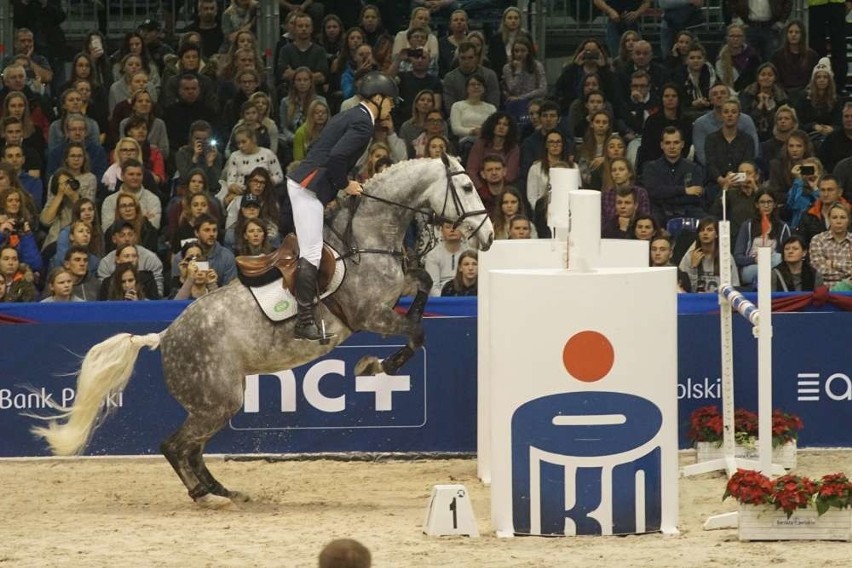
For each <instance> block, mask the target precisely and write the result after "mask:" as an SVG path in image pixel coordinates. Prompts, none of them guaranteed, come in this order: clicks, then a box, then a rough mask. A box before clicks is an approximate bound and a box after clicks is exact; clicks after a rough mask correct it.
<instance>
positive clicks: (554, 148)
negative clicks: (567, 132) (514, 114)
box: [526, 130, 571, 221]
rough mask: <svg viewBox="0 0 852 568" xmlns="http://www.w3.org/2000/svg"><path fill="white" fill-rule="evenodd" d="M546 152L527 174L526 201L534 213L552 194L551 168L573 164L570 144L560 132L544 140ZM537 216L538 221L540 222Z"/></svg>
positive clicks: (552, 132) (555, 131) (553, 131)
mask: <svg viewBox="0 0 852 568" xmlns="http://www.w3.org/2000/svg"><path fill="white" fill-rule="evenodd" d="M544 145H545V148H544V152H543V154H542V157H541V159H539V160H536V161H535V162H533V165H532V166H531V167H530V169H529V172H528V173H527V184H526V201H527V203H528V204H529V205H530V207H532V210H533V211H538V206H537V205H538V201H539V200H540V199H542V198H544V199H547V198H548V195H549V193H550V168H551V167H552V166H553V164H554V163H556V162H568V163H570V162H571V156H570V154H568V150H567V148H568V143H567V141H566V140H565V136H563V134H562V133H561V132H559V131H558V130H551V131H550V132H548V133H547V135H546V136H545V138H544ZM538 220H539V219H538V216H537V215H536V221H538Z"/></svg>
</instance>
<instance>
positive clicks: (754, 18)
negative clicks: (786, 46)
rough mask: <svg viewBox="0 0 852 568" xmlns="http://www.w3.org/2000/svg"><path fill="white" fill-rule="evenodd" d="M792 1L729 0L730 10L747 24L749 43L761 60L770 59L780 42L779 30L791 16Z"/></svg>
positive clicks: (746, 31)
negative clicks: (750, 0)
mask: <svg viewBox="0 0 852 568" xmlns="http://www.w3.org/2000/svg"><path fill="white" fill-rule="evenodd" d="M792 7H793V5H792V3H791V2H777V1H776V2H773V1H772V0H758V1H757V2H755V1H754V0H752V2H751V3H749V1H748V0H729V3H728V12H729V13H730V14H732V15H733V16H734V17H735V18H739V20H740V21H741V22H742V23H743V24H744V25H745V33H746V39H747V41H748V44H749V45H750V46H751V47H753V48H754V49H755V50H756V51H757V53H758V55H759V57H760V59H761V60H763V61H769V59H770V57H772V54H773V53H774V52H775V50H776V49H778V44H779V43H780V37H779V31H780V30H782V29H783V27H784V23H785V22H786V21H787V19H788V18H789V17H790V12H791V9H792Z"/></svg>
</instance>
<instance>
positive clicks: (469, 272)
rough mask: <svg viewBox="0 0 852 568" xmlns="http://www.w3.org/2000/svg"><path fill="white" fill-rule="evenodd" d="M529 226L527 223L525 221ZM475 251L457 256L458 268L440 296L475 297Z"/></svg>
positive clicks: (442, 289)
mask: <svg viewBox="0 0 852 568" xmlns="http://www.w3.org/2000/svg"><path fill="white" fill-rule="evenodd" d="M527 223H528V224H529V221H527ZM477 257H478V255H477V253H476V251H475V250H466V251H463V252H462V253H461V254H460V255H459V259H458V267H457V268H456V274H455V276H454V277H453V279H452V280H449V281H448V282H447V283H446V284H444V286H443V287H442V288H441V296H444V297H450V296H456V297H461V296H476V288H477V276H478V265H479V262H478V260H477Z"/></svg>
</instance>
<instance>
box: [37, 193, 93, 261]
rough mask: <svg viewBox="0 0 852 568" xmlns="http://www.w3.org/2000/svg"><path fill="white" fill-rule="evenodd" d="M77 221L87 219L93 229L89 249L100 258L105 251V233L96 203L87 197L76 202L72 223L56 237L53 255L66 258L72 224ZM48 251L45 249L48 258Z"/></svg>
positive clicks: (62, 258) (61, 258) (72, 211)
mask: <svg viewBox="0 0 852 568" xmlns="http://www.w3.org/2000/svg"><path fill="white" fill-rule="evenodd" d="M77 221H85V222H86V223H88V224H89V226H90V227H91V229H92V239H91V241H89V250H90V251H91V253H92V254H93V255H95V256H97V257H98V258H100V257H101V256H103V253H104V234H103V231H102V230H101V224H100V220H99V219H98V215H97V211H96V208H95V203H94V202H93V201H92V200H91V199H88V198H86V197H81V198H80V199H78V200H77V202H76V203H74V207H73V208H72V209H71V223H69V224H68V225H67V226H66V227H63V228H62V229H60V231H59V235H58V236H57V237H56V253H55V254H54V255H53V256H54V257H55V258H58V259H60V260H64V259H65V253H66V252H68V247H69V243H70V242H71V225H72V224H73V223H75V222H77ZM48 257H49V255H48V251H45V258H48Z"/></svg>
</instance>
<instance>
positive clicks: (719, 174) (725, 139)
mask: <svg viewBox="0 0 852 568" xmlns="http://www.w3.org/2000/svg"><path fill="white" fill-rule="evenodd" d="M740 114H741V113H740V101H739V99H736V98H734V97H731V98H730V99H728V100H727V101H725V102H724V103H723V104H722V127H721V128H720V129H719V130H717V131H716V132H711V133H710V134H708V135H707V139H706V140H705V143H704V147H705V153H706V157H707V164H706V174H707V179H706V180H705V183H704V188H705V200H706V202H707V203H708V204H709V203H713V201H714V200H715V199H716V195H717V194H718V192H719V191H720V188H721V187H722V186H724V185H725V184H726V183H730V182H731V181H732V179H733V177H734V176H735V175H736V169H737V166H739V164H741V163H742V162H745V161H751V160H754V158H755V155H756V152H755V147H754V141H753V140H752V139H751V138H750V137H749V136H748V135H747V134H746V133H745V132H743V131H742V130H740V129H739V128H738V126H737V125H738V123H739V117H740Z"/></svg>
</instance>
